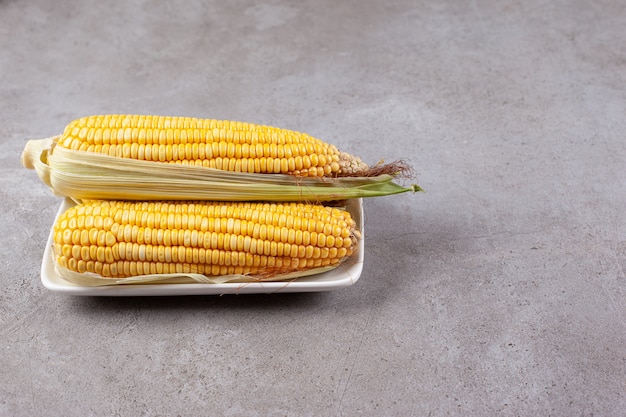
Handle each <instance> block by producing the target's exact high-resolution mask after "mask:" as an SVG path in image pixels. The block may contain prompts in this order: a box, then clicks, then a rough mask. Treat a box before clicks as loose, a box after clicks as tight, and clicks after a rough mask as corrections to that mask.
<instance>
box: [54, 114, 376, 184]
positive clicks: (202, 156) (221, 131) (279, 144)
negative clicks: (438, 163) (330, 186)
mask: <svg viewBox="0 0 626 417" xmlns="http://www.w3.org/2000/svg"><path fill="white" fill-rule="evenodd" d="M58 146H61V147H64V148H67V149H72V150H80V151H86V152H97V153H103V154H106V155H109V156H115V157H118V158H132V159H138V160H145V161H154V162H168V163H175V164H183V165H196V166H204V167H209V168H216V169H221V170H225V171H234V172H249V173H264V174H291V175H295V176H302V177H338V176H366V175H364V174H366V173H367V170H368V166H367V165H366V164H365V163H363V162H362V161H361V160H360V159H359V158H358V157H355V156H352V155H350V154H347V153H345V152H340V151H339V150H338V149H337V148H336V147H335V146H334V145H330V144H328V143H325V142H323V141H321V140H319V139H316V138H314V137H312V136H309V135H307V134H304V133H299V132H295V131H291V130H286V129H279V128H275V127H270V126H262V125H256V124H250V123H242V122H233V121H223V120H212V119H197V118H190V117H160V116H140V115H105V116H91V117H83V118H80V119H77V120H75V121H73V122H71V123H70V124H69V125H67V126H66V128H65V131H64V132H63V135H62V136H61V138H60V139H59V141H58Z"/></svg>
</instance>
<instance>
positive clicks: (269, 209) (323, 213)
mask: <svg viewBox="0 0 626 417" xmlns="http://www.w3.org/2000/svg"><path fill="white" fill-rule="evenodd" d="M53 236H54V256H55V259H56V262H57V264H58V265H59V266H60V267H62V268H66V269H69V270H71V271H75V272H79V273H84V272H90V273H94V274H98V275H100V276H102V277H107V278H126V277H132V276H137V275H147V274H173V273H198V274H203V275H206V276H221V275H230V274H241V275H252V276H263V277H270V276H273V275H276V274H281V273H289V272H294V271H303V270H307V269H311V268H315V267H323V266H338V265H339V264H340V263H341V262H342V261H343V260H344V259H345V258H346V257H348V256H350V255H351V254H352V253H353V251H354V249H355V247H356V243H357V238H358V236H359V232H358V230H356V224H355V222H354V220H353V219H352V217H351V215H350V213H349V212H348V211H345V210H342V209H339V208H332V207H325V206H322V205H313V204H304V203H285V204H280V203H277V204H273V203H272V204H270V203H254V202H236V203H224V202H211V201H202V202H124V201H101V200H93V201H89V202H85V203H83V204H79V205H76V206H74V207H71V208H70V209H68V210H67V211H65V212H64V213H63V214H62V215H60V216H59V218H58V219H57V221H56V222H55V225H54V230H53Z"/></svg>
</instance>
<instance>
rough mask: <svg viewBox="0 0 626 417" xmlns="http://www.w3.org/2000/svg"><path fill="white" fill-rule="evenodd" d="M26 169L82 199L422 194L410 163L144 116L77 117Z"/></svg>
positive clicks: (289, 134)
mask: <svg viewBox="0 0 626 417" xmlns="http://www.w3.org/2000/svg"><path fill="white" fill-rule="evenodd" d="M22 163H23V164H24V166H26V167H28V168H34V169H36V170H37V173H38V175H39V176H40V177H41V179H42V180H43V181H44V182H45V183H46V184H48V185H49V186H50V187H51V188H52V189H53V190H54V191H55V192H56V193H57V194H60V195H65V196H70V197H73V198H76V199H98V198H106V199H138V200H139V199H141V200H148V199H150V200H158V199H177V200H182V199H209V200H282V201H286V200H312V201H324V200H337V199H345V198H357V197H373V196H381V195H390V194H397V193H403V192H407V191H419V190H420V188H419V187H418V186H417V185H413V186H409V187H403V186H400V185H397V184H396V183H394V182H393V180H394V179H395V178H397V177H398V176H402V175H403V174H406V173H407V171H408V170H410V168H409V167H407V166H406V165H404V164H402V163H401V162H397V163H391V164H387V165H376V166H373V167H369V166H367V165H366V164H365V163H364V162H363V161H361V160H360V159H359V158H358V157H355V156H352V155H350V154H348V153H345V152H341V151H339V150H338V149H337V148H336V147H335V146H333V145H331V144H328V143H326V142H323V141H322V140H320V139H317V138H314V137H312V136H309V135H307V134H304V133H299V132H295V131H291V130H286V129H279V128H275V127H269V126H262V125H256V124H250V123H241V122H231V121H219V120H212V119H197V118H185V117H159V116H139V115H109V116H92V117H85V118H81V119H77V120H75V121H73V122H71V123H70V124H69V125H67V127H66V128H65V130H64V132H63V134H62V135H59V136H55V137H52V138H49V139H44V140H36V141H29V143H28V144H27V146H26V148H25V150H24V153H23V155H22Z"/></svg>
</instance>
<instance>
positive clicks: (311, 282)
mask: <svg viewBox="0 0 626 417" xmlns="http://www.w3.org/2000/svg"><path fill="white" fill-rule="evenodd" d="M71 204H72V203H71V202H70V201H68V200H65V201H64V202H63V203H62V204H61V207H59V211H58V212H57V218H58V216H59V215H60V214H61V213H63V212H64V211H65V210H67V209H68V208H69V207H70V206H71ZM346 208H347V209H348V211H350V213H351V214H352V216H353V218H354V219H355V221H356V223H357V227H358V228H359V230H360V232H361V239H359V243H358V248H357V250H356V252H355V253H354V254H353V255H352V256H351V257H350V258H349V259H347V260H346V261H345V262H344V263H343V264H341V265H340V266H339V267H337V268H335V269H334V270H332V271H328V272H324V273H322V274H317V275H312V276H310V277H306V278H300V279H297V280H294V281H281V282H250V283H226V284H154V285H113V286H106V287H86V286H80V285H76V284H73V283H71V282H68V281H66V280H64V279H63V278H62V277H61V276H59V274H57V273H56V271H55V269H54V262H53V258H52V242H53V233H52V228H51V230H50V235H49V237H48V242H47V243H46V249H45V251H44V255H43V262H42V264H41V282H42V284H43V285H44V287H46V288H47V289H49V290H51V291H54V292H59V293H65V294H69V295H86V296H116V297H118V296H167V295H203V294H216V295H221V294H259V293H276V292H317V291H331V290H336V289H339V288H343V287H348V286H350V285H353V284H354V283H355V282H357V281H358V279H359V277H360V276H361V271H362V270H363V257H364V243H363V242H364V234H363V233H364V231H363V228H364V227H363V226H364V217H363V200H362V199H353V200H349V201H348V204H347V207H346Z"/></svg>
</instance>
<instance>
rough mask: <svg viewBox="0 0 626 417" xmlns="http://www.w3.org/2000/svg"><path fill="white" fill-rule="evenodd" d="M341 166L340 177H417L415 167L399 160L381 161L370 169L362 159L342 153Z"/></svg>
mask: <svg viewBox="0 0 626 417" xmlns="http://www.w3.org/2000/svg"><path fill="white" fill-rule="evenodd" d="M339 166H340V170H339V172H338V174H337V176H339V177H377V176H379V175H392V176H394V177H401V178H407V179H411V178H414V177H415V174H414V170H413V167H411V166H410V165H409V164H408V163H407V162H406V161H404V160H397V161H394V162H391V163H388V164H385V163H384V161H380V162H379V163H377V164H376V165H374V166H371V167H370V166H368V165H367V164H366V163H365V162H363V161H362V160H361V158H359V157H357V156H353V155H350V154H349V153H346V152H341V153H340V157H339ZM418 188H419V187H418ZM418 191H421V189H420V190H418Z"/></svg>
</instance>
